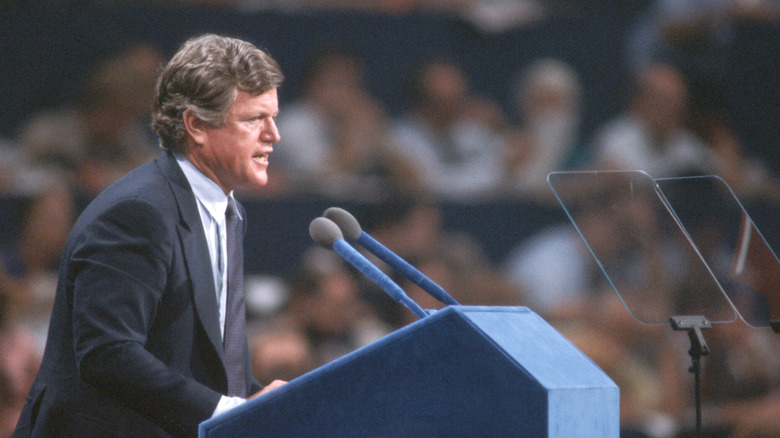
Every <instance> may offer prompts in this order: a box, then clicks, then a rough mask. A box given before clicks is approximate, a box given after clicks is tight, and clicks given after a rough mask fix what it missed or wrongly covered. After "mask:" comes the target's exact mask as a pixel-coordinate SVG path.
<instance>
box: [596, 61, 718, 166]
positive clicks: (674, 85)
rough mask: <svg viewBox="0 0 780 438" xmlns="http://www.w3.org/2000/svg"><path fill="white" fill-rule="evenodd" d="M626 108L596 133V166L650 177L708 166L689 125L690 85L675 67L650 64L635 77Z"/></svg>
mask: <svg viewBox="0 0 780 438" xmlns="http://www.w3.org/2000/svg"><path fill="white" fill-rule="evenodd" d="M635 87H636V88H635V90H634V93H633V95H632V97H631V101H630V103H629V106H628V108H627V109H626V110H625V112H624V113H623V114H621V115H619V116H618V117H617V118H616V119H614V120H612V121H610V122H608V123H606V125H605V126H603V127H602V128H601V129H600V130H599V132H597V135H596V137H595V139H594V144H593V148H594V152H595V157H594V163H593V165H594V166H595V167H596V168H598V169H620V170H644V171H645V172H647V173H649V174H650V176H652V177H654V178H658V177H668V176H677V175H679V174H680V173H685V172H691V171H693V172H704V173H710V172H712V171H713V170H714V169H713V165H714V157H713V156H712V153H711V151H710V150H709V149H707V148H706V147H705V146H704V143H703V142H702V140H701V139H699V138H698V137H697V136H696V135H694V133H693V132H691V130H690V129H688V127H687V123H688V122H689V120H688V117H689V112H688V106H687V105H688V88H687V85H686V83H685V79H684V78H683V77H682V75H681V74H680V73H679V71H678V70H677V69H676V68H674V67H673V66H671V65H668V64H653V65H651V66H649V67H647V68H645V69H643V70H642V71H641V72H640V73H639V76H638V78H637V83H636V86H635Z"/></svg>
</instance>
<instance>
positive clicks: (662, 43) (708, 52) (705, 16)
mask: <svg viewBox="0 0 780 438" xmlns="http://www.w3.org/2000/svg"><path fill="white" fill-rule="evenodd" d="M778 18H780V5H778V3H777V2H776V1H774V0H750V1H745V0H654V1H652V2H650V4H649V7H647V8H646V9H645V11H643V12H642V13H640V14H638V17H637V20H636V22H635V23H634V24H633V25H632V26H631V30H630V31H629V33H628V35H627V37H626V54H627V60H628V63H629V66H630V67H632V68H633V69H635V70H641V69H643V68H646V67H647V66H648V65H650V64H652V63H653V62H658V61H661V62H669V63H673V64H675V65H678V66H679V67H680V69H681V70H682V72H683V74H684V75H685V76H686V77H687V78H688V79H689V81H690V84H691V94H692V101H693V104H694V106H695V107H700V106H701V107H706V106H709V105H712V104H713V103H715V104H716V105H717V104H724V103H725V102H724V97H725V93H724V92H723V91H724V85H725V80H726V78H727V76H728V74H729V69H730V68H731V67H732V62H731V60H732V59H733V54H734V50H736V49H738V48H737V47H736V45H735V35H736V28H737V26H739V25H744V24H745V23H768V22H773V21H777V19H778Z"/></svg>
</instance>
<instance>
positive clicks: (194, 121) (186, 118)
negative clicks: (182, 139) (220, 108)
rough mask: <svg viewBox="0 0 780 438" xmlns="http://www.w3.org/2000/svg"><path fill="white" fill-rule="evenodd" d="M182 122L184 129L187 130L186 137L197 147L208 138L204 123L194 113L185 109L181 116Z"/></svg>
mask: <svg viewBox="0 0 780 438" xmlns="http://www.w3.org/2000/svg"><path fill="white" fill-rule="evenodd" d="M182 120H183V122H184V129H186V130H187V134H188V136H189V137H190V138H191V139H192V140H193V142H194V143H195V144H197V145H202V144H204V143H205V142H206V137H207V136H208V132H207V128H208V126H207V125H206V122H204V121H203V120H201V119H200V118H199V117H198V116H196V115H195V113H194V112H193V111H192V110H191V109H189V108H187V109H186V110H184V114H182Z"/></svg>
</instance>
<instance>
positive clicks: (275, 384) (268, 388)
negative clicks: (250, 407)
mask: <svg viewBox="0 0 780 438" xmlns="http://www.w3.org/2000/svg"><path fill="white" fill-rule="evenodd" d="M285 383H287V382H286V381H284V380H274V381H273V382H271V383H270V384H268V385H266V386H265V387H264V388H263V389H262V390H261V391H259V392H256V393H254V394H252V396H251V397H249V398H248V399H247V400H252V399H253V398H255V397H257V396H258V395H262V394H265V393H266V392H269V391H273V390H274V389H276V388H278V387H280V386H282V385H284V384H285Z"/></svg>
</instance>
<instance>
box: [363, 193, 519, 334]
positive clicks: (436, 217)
mask: <svg viewBox="0 0 780 438" xmlns="http://www.w3.org/2000/svg"><path fill="white" fill-rule="evenodd" d="M442 220H443V218H442V211H441V208H440V206H439V205H438V204H437V203H436V201H434V200H431V199H428V198H418V197H414V196H404V195H399V196H391V197H389V198H388V199H386V200H384V201H383V202H381V203H379V204H376V205H373V206H372V208H371V209H370V212H367V214H366V215H365V217H363V218H361V224H362V225H363V227H364V229H365V230H366V231H367V232H368V233H369V234H371V236H373V237H374V238H375V239H376V240H377V241H379V242H381V243H382V244H383V245H385V246H386V247H387V248H388V249H390V251H392V252H394V253H396V254H397V255H398V256H400V257H401V258H403V259H404V260H406V261H408V262H409V263H410V264H412V265H413V266H415V267H418V269H420V270H421V271H423V272H426V271H428V272H427V273H430V274H431V275H430V278H431V279H432V280H433V281H436V282H438V281H441V283H440V286H441V287H442V288H444V290H445V291H447V292H448V293H449V294H450V295H451V296H452V297H453V298H454V299H455V300H456V301H458V302H460V303H461V304H471V305H514V304H517V303H518V301H520V298H519V292H518V291H517V290H516V289H515V288H514V287H513V286H512V285H511V284H510V283H509V282H508V281H507V280H506V279H505V278H504V277H503V275H501V273H500V272H498V271H497V270H496V269H495V268H494V267H493V266H492V265H491V264H490V262H489V261H488V259H487V257H485V255H484V252H483V250H482V248H481V247H480V245H479V244H478V243H477V242H476V241H475V240H474V239H473V238H472V237H470V236H468V235H465V234H462V233H456V232H450V231H445V230H444V228H443V223H442ZM369 258H371V259H372V260H373V261H374V262H375V263H376V264H377V265H378V266H380V267H382V268H383V269H384V270H386V271H387V273H388V275H390V276H391V278H393V279H395V280H396V282H397V283H399V284H404V285H405V288H406V289H408V290H409V291H410V292H412V294H413V295H414V296H415V297H418V298H420V299H422V300H423V303H424V304H426V305H431V306H432V307H431V308H437V307H438V304H436V302H433V301H431V299H430V298H429V297H428V296H427V295H428V294H427V293H423V291H422V290H418V288H417V286H416V285H413V284H411V283H408V282H407V281H406V280H405V279H403V278H400V274H399V273H397V272H394V271H391V270H390V267H388V266H386V265H384V263H383V262H381V261H380V260H378V259H376V258H375V257H373V256H369ZM367 301H368V302H369V303H370V304H371V305H373V306H374V307H375V308H376V309H378V310H377V312H378V314H379V315H380V317H381V318H383V319H384V320H385V321H387V322H388V323H389V324H391V325H392V326H393V327H400V326H403V325H404V324H406V323H408V322H410V321H413V320H414V315H413V314H411V312H409V311H408V310H406V309H405V308H401V307H400V306H399V305H398V304H397V303H395V302H394V301H392V300H391V299H390V298H389V297H388V296H387V295H386V294H385V293H383V292H381V291H378V290H376V288H372V289H369V293H367ZM423 308H425V306H423ZM410 318H411V319H410Z"/></svg>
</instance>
